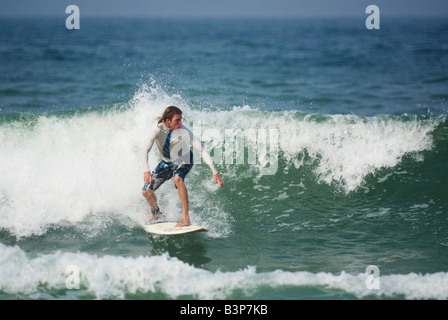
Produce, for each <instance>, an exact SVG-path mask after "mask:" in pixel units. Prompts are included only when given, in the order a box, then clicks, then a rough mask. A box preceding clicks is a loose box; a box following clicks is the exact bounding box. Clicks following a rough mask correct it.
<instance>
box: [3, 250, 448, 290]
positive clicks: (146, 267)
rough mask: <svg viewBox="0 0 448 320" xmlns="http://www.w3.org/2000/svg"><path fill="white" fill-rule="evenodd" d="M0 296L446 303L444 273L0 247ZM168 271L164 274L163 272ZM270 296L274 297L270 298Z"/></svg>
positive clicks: (447, 282)
mask: <svg viewBox="0 0 448 320" xmlns="http://www.w3.org/2000/svg"><path fill="white" fill-rule="evenodd" d="M0 253H1V254H0V257H1V258H0V267H1V268H0V270H1V272H0V297H1V298H7V299H16V298H20V299H28V298H31V299H51V298H54V297H59V298H61V297H65V298H67V299H92V298H95V299H129V298H131V299H132V297H135V296H136V295H138V297H139V298H145V299H182V298H187V299H247V298H254V297H256V298H258V299H266V298H268V299H300V298H301V297H302V296H301V294H303V291H305V290H308V291H307V292H308V294H310V293H311V296H310V295H308V296H307V298H313V297H314V298H319V297H322V296H325V293H326V292H331V294H332V296H333V297H340V298H369V299H381V298H386V299H390V298H392V299H394V298H396V299H403V298H405V299H447V298H448V273H445V272H438V273H433V274H416V273H410V274H404V275H400V274H397V275H384V276H382V275H379V277H378V286H377V287H376V288H373V287H372V286H369V283H368V281H369V279H368V277H369V275H368V274H367V273H360V274H348V273H345V272H342V273H340V274H332V273H326V272H319V273H312V272H307V271H297V272H286V271H282V270H275V271H272V272H258V271H257V270H256V267H251V266H248V267H246V268H244V269H241V270H237V271H232V272H221V271H219V270H218V271H215V272H211V271H207V270H204V269H200V268H195V267H193V266H191V265H189V264H186V263H184V262H182V261H180V260H178V259H177V258H172V257H169V256H168V255H167V254H162V255H160V256H153V257H144V256H141V257H137V258H130V257H128V258H124V257H117V256H107V255H106V256H102V257H98V256H96V255H91V254H87V253H64V252H60V251H57V252H54V253H51V254H37V255H33V256H29V255H27V254H26V253H25V252H24V251H23V250H22V249H20V248H19V247H17V246H5V245H3V244H0ZM166 270H170V272H166ZM273 292H274V293H273Z"/></svg>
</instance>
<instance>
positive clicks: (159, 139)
mask: <svg viewBox="0 0 448 320" xmlns="http://www.w3.org/2000/svg"><path fill="white" fill-rule="evenodd" d="M168 133H169V129H168V128H167V127H166V126H165V124H164V123H163V122H161V123H158V124H156V125H155V126H154V127H153V128H152V129H151V131H150V132H149V136H148V139H147V140H146V142H145V143H144V145H143V152H142V165H143V172H148V171H150V169H149V163H148V153H149V151H151V149H152V146H153V145H154V141H155V142H156V145H157V147H158V149H159V152H160V156H161V157H162V160H163V161H164V162H167V163H170V162H176V159H168V158H166V157H164V156H163V151H162V149H163V146H164V145H165V141H166V137H167V136H168ZM179 136H180V137H181V138H180V139H178V137H179ZM186 140H188V142H189V144H190V145H191V146H193V148H195V149H196V151H198V152H199V154H200V155H201V157H202V159H204V162H205V163H206V164H207V165H208V166H209V167H210V169H211V170H212V172H213V174H216V173H218V171H217V170H216V168H215V166H214V164H213V161H212V158H211V157H210V154H209V153H208V152H207V151H206V150H205V149H204V148H203V147H202V145H201V143H200V142H199V140H198V139H197V138H196V137H195V136H194V135H193V133H192V132H191V131H190V130H189V129H188V128H187V127H185V126H184V125H183V124H182V125H181V127H180V128H179V129H176V130H174V131H173V132H172V134H171V143H170V151H181V152H182V154H183V155H184V156H185V155H187V157H188V159H189V154H190V147H189V146H188V150H186V148H187V146H186V145H185V143H186ZM184 148H185V149H184ZM173 149H174V150H173ZM186 151H188V152H186ZM170 153H171V154H173V152H170ZM174 153H176V152H174ZM177 153H178V152H177ZM180 158H183V157H180Z"/></svg>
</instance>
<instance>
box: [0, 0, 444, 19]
mask: <svg viewBox="0 0 448 320" xmlns="http://www.w3.org/2000/svg"><path fill="white" fill-rule="evenodd" d="M71 4H74V5H77V6H78V7H79V9H80V12H81V15H84V16H140V17H142V16H148V17H167V16H173V17H179V16H185V17H196V16H200V17H204V16H205V17H223V16H225V17H227V16H244V17H246V16H255V17H259V16H262V17H282V16H285V17H291V16H292V17H302V16H307V17H308V16H341V17H343V16H359V15H361V16H365V15H366V13H365V10H366V7H367V6H368V5H371V4H374V5H377V6H378V7H379V8H380V12H381V15H391V16H392V15H394V16H396V15H406V16H409V15H414V16H433V15H443V16H448V0H307V1H305V0H0V15H8V16H10V15H52V16H54V15H56V16H57V15H61V16H65V15H66V14H65V8H66V7H67V6H68V5H71Z"/></svg>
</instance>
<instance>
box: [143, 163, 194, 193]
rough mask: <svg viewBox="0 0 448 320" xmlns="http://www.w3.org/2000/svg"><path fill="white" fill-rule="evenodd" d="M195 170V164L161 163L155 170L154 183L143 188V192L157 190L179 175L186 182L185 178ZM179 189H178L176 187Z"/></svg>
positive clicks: (153, 174) (153, 173)
mask: <svg viewBox="0 0 448 320" xmlns="http://www.w3.org/2000/svg"><path fill="white" fill-rule="evenodd" d="M191 168H193V163H189V164H186V163H183V162H182V163H180V164H174V163H167V162H163V161H161V162H160V163H159V164H158V165H157V167H156V168H155V169H154V171H153V172H152V173H151V174H152V181H151V182H150V183H149V185H147V184H146V183H145V185H144V186H143V188H142V190H154V191H155V190H157V189H158V188H159V187H160V186H161V185H162V184H163V183H164V182H165V181H167V180H169V179H171V178H172V177H174V176H175V175H178V176H179V177H181V178H182V179H184V180H185V176H186V175H187V174H188V172H190V170H191ZM176 189H177V187H176Z"/></svg>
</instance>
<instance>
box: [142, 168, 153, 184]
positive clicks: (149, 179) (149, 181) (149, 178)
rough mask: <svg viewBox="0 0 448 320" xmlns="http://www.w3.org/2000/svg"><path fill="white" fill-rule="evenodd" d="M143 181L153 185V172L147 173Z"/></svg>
mask: <svg viewBox="0 0 448 320" xmlns="http://www.w3.org/2000/svg"><path fill="white" fill-rule="evenodd" d="M143 180H144V181H145V183H146V184H147V185H149V184H150V183H151V180H152V175H151V172H149V171H147V172H145V173H144V174H143Z"/></svg>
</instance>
